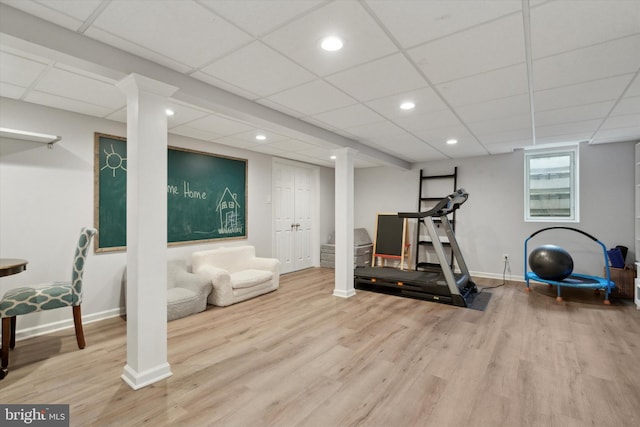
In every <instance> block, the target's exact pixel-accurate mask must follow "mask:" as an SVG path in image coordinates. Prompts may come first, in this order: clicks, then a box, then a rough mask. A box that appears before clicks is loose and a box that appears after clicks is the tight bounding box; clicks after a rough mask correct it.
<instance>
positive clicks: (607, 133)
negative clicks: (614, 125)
mask: <svg viewBox="0 0 640 427" xmlns="http://www.w3.org/2000/svg"><path fill="white" fill-rule="evenodd" d="M638 135H640V126H633V127H628V128H618V129H601V130H599V131H598V133H597V134H596V135H595V137H594V138H593V140H592V141H591V142H592V143H593V144H604V143H608V142H622V141H633V142H634V143H637V142H640V138H639V137H638Z"/></svg>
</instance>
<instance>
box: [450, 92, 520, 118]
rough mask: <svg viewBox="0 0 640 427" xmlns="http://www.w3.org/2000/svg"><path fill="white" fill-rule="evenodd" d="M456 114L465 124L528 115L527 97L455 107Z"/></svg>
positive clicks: (514, 97)
mask: <svg viewBox="0 0 640 427" xmlns="http://www.w3.org/2000/svg"><path fill="white" fill-rule="evenodd" d="M455 110H456V112H457V113H458V115H459V116H460V118H461V119H462V120H464V121H465V122H467V123H473V122H481V121H484V120H493V119H500V118H504V117H510V116H517V115H519V114H530V111H531V108H530V104H529V95H527V94H526V93H525V94H521V95H515V96H509V97H506V98H500V99H493V100H490V101H485V102H481V103H478V104H470V105H464V106H460V107H457V108H456V109H455Z"/></svg>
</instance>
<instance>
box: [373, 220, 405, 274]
mask: <svg viewBox="0 0 640 427" xmlns="http://www.w3.org/2000/svg"><path fill="white" fill-rule="evenodd" d="M407 246H408V242H407V219H406V218H400V217H399V216H398V214H397V213H379V214H378V216H377V220H376V234H375V239H374V242H373V258H372V260H371V265H372V266H374V267H375V266H376V261H377V260H378V259H382V260H385V259H394V260H399V261H400V269H404V261H405V258H406V256H407V255H408V252H407ZM407 263H408V261H407Z"/></svg>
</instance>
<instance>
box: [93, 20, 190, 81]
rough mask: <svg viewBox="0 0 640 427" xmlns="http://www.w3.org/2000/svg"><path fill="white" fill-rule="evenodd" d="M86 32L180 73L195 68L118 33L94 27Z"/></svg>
mask: <svg viewBox="0 0 640 427" xmlns="http://www.w3.org/2000/svg"><path fill="white" fill-rule="evenodd" d="M85 34H86V35H87V36H89V37H91V38H93V39H96V40H98V41H100V42H102V43H105V44H108V45H110V46H114V47H117V48H118V49H121V50H124V51H126V52H129V53H132V54H134V55H136V56H139V57H141V58H144V59H147V60H149V61H153V62H155V63H156V64H160V65H163V66H165V67H168V68H171V69H173V70H176V71H178V72H180V73H186V72H188V71H190V70H192V69H193V67H192V66H190V65H187V64H184V63H182V62H179V61H177V60H175V59H174V58H170V57H168V56H166V55H165V54H164V53H162V52H155V51H152V50H150V49H149V48H147V47H145V46H141V45H139V44H136V43H134V42H132V41H130V40H125V39H123V38H122V37H120V36H119V35H118V34H113V33H110V32H107V31H104V30H101V29H99V28H94V27H89V29H87V31H86V32H85Z"/></svg>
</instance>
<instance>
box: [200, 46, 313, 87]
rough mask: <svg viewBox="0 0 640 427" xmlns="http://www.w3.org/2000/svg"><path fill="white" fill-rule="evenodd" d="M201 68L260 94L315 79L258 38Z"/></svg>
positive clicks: (216, 76)
mask: <svg viewBox="0 0 640 427" xmlns="http://www.w3.org/2000/svg"><path fill="white" fill-rule="evenodd" d="M201 71H202V72H203V73H206V74H209V75H211V76H215V78H217V79H221V80H223V81H225V82H227V83H228V84H231V85H233V86H236V87H240V88H242V89H243V90H247V91H250V92H252V93H255V94H258V95H259V96H261V97H265V96H268V95H271V94H274V93H276V92H280V91H283V90H285V89H289V88H291V87H294V86H298V85H300V84H302V83H306V82H309V81H311V80H313V79H314V78H315V76H314V75H313V74H311V73H310V72H308V71H306V70H305V69H304V68H302V67H300V66H299V65H297V64H296V63H294V62H293V61H291V60H289V59H287V58H286V57H284V56H282V55H281V54H279V53H278V52H276V51H274V50H273V49H271V48H270V47H267V46H265V45H264V44H263V43H261V42H259V41H256V42H253V43H251V44H250V45H248V46H245V47H243V48H241V49H238V50H236V51H234V52H233V53H231V54H229V55H227V56H225V57H224V58H222V59H220V60H218V61H215V62H214V63H212V64H210V65H208V66H206V67H204V68H202V69H201Z"/></svg>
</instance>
